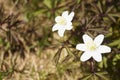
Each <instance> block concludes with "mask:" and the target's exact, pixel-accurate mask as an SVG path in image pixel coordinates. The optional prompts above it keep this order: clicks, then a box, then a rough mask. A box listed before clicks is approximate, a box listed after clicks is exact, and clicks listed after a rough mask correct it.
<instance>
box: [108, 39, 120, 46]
mask: <svg viewBox="0 0 120 80" xmlns="http://www.w3.org/2000/svg"><path fill="white" fill-rule="evenodd" d="M119 43H120V39H117V40H114V41H113V42H112V43H110V44H108V46H117V45H118V44H119Z"/></svg>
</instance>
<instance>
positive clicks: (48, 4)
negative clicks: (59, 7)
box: [43, 0, 52, 9]
mask: <svg viewBox="0 0 120 80" xmlns="http://www.w3.org/2000/svg"><path fill="white" fill-rule="evenodd" d="M43 3H44V4H45V5H46V6H47V7H48V8H50V9H51V8H52V4H51V0H44V2H43Z"/></svg>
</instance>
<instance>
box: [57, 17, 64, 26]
mask: <svg viewBox="0 0 120 80" xmlns="http://www.w3.org/2000/svg"><path fill="white" fill-rule="evenodd" d="M57 23H58V24H60V25H66V19H65V18H63V17H60V18H59V21H58V22H57Z"/></svg>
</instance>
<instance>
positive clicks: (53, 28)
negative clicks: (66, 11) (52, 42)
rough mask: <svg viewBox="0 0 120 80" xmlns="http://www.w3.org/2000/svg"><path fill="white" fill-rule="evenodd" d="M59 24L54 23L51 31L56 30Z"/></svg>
mask: <svg viewBox="0 0 120 80" xmlns="http://www.w3.org/2000/svg"><path fill="white" fill-rule="evenodd" d="M60 27H61V26H60V25H59V24H55V25H54V26H53V27H52V31H56V30H58V29H59V28H60Z"/></svg>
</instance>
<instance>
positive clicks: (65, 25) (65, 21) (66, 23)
mask: <svg viewBox="0 0 120 80" xmlns="http://www.w3.org/2000/svg"><path fill="white" fill-rule="evenodd" d="M73 17H74V12H71V13H70V14H69V15H68V11H64V12H63V13H62V16H57V17H56V18H55V22H56V24H55V25H54V26H53V28H52V31H56V30H58V34H59V36H60V37H63V35H64V32H65V30H71V29H72V27H73V26H72V22H71V21H72V19H73Z"/></svg>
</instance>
